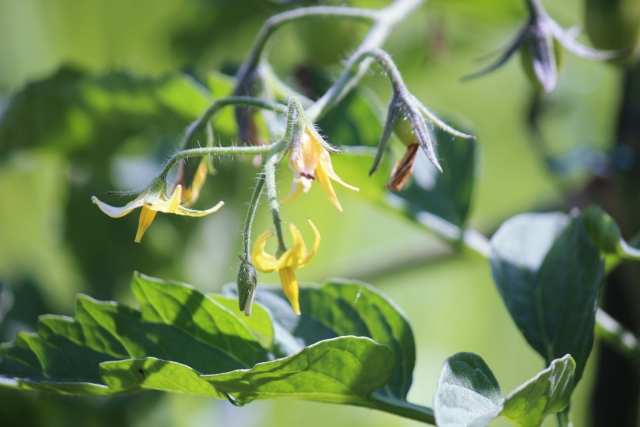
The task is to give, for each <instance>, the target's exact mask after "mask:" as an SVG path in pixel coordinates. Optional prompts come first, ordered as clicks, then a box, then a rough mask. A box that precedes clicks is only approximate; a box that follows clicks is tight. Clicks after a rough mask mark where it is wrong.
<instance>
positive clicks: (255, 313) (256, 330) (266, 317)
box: [209, 294, 273, 349]
mask: <svg viewBox="0 0 640 427" xmlns="http://www.w3.org/2000/svg"><path fill="white" fill-rule="evenodd" d="M209 297H210V298H213V300H214V301H215V302H217V303H218V304H220V305H221V306H223V307H226V308H227V309H228V310H230V311H231V312H232V313H233V314H235V315H236V316H237V317H238V318H239V319H240V321H241V322H242V323H244V324H245V326H246V327H247V328H249V331H250V332H251V334H252V335H253V337H254V338H255V339H256V341H258V342H259V343H260V345H262V347H264V348H266V349H271V347H272V346H273V322H272V320H271V314H270V313H269V310H267V309H266V308H265V307H264V306H263V305H262V304H259V303H254V304H253V307H252V311H251V316H245V314H244V313H243V312H242V311H240V310H239V309H238V299H237V298H230V297H225V296H223V295H216V294H212V295H209Z"/></svg>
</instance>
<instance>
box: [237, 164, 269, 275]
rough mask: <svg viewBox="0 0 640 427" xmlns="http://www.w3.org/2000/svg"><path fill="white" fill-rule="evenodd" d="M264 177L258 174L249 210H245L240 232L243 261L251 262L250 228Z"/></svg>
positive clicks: (262, 174) (258, 202)
mask: <svg viewBox="0 0 640 427" xmlns="http://www.w3.org/2000/svg"><path fill="white" fill-rule="evenodd" d="M264 182H265V175H264V173H259V174H258V179H257V180H256V186H255V188H254V189H253V194H252V195H251V200H250V201H249V209H247V218H246V219H245V220H244V230H243V231H242V244H243V247H242V256H243V258H244V260H245V261H247V262H249V263H250V262H251V228H252V227H253V219H254V218H255V216H256V210H258V205H259V204H260V195H261V194H262V189H263V188H264Z"/></svg>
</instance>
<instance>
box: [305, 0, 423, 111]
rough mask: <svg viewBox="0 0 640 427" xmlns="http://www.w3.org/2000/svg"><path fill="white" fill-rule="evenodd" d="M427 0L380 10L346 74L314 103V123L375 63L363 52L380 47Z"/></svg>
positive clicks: (403, 2) (405, 0)
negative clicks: (364, 56)
mask: <svg viewBox="0 0 640 427" xmlns="http://www.w3.org/2000/svg"><path fill="white" fill-rule="evenodd" d="M423 2H424V0H397V1H396V2H394V3H393V4H391V5H390V6H388V7H387V8H385V9H383V10H381V11H380V12H379V18H378V19H377V20H376V21H375V24H374V25H373V26H372V27H371V30H370V31H369V33H368V34H367V36H366V37H365V39H364V40H363V42H362V44H361V45H360V47H359V48H358V50H357V51H356V52H355V53H354V54H353V55H352V56H351V58H350V59H349V60H348V61H347V64H346V65H345V69H344V71H343V73H342V75H341V76H340V77H339V78H338V80H337V81H336V82H335V83H334V85H333V86H331V88H329V90H328V91H327V92H326V93H325V94H324V95H323V96H322V97H321V98H320V99H319V100H318V101H316V103H315V104H314V105H313V106H311V107H310V108H309V109H308V111H307V116H308V117H309V119H310V120H311V121H313V122H316V121H317V120H318V119H319V118H320V117H322V116H323V115H324V114H326V113H327V112H328V111H329V110H330V109H331V108H333V106H334V105H335V104H337V103H338V102H340V100H342V98H344V96H345V95H346V94H347V93H349V91H350V90H351V89H353V88H354V87H355V86H356V85H357V84H358V82H359V81H360V79H362V77H363V76H364V75H365V74H366V72H367V71H368V70H369V67H370V66H371V62H372V61H373V59H372V58H366V59H364V60H362V58H361V57H360V52H363V51H370V50H372V49H375V48H379V47H381V46H382V45H383V43H384V42H385V41H386V40H387V38H388V37H389V35H390V34H391V31H392V30H393V29H394V28H395V27H396V26H397V25H398V24H399V23H400V22H402V21H403V20H404V19H406V18H407V17H408V16H409V15H410V14H411V13H412V12H413V11H414V10H415V9H416V8H417V7H418V6H420V4H421V3H423Z"/></svg>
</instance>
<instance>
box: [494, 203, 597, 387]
mask: <svg viewBox="0 0 640 427" xmlns="http://www.w3.org/2000/svg"><path fill="white" fill-rule="evenodd" d="M491 245H492V254H491V269H492V273H493V278H494V280H495V282H496V284H497V286H498V290H499V291H500V294H501V295H502V298H503V299H504V301H505V304H506V306H507V308H508V310H509V313H510V314H511V317H512V318H513V320H514V321H515V323H516V325H517V326H518V328H519V329H520V331H521V332H522V334H523V335H524V336H525V338H526V340H527V342H528V343H529V344H530V345H531V346H532V347H533V348H534V349H535V350H536V351H537V352H538V353H540V355H542V357H544V358H545V360H546V362H547V363H551V361H552V360H554V359H556V358H559V357H562V356H564V355H566V354H570V355H571V356H572V357H573V359H574V360H575V362H576V374H575V381H576V382H577V381H578V380H579V379H580V377H581V376H582V372H583V370H584V367H585V364H586V362H587V359H588V357H589V354H590V352H591V347H592V345H593V336H594V332H593V331H594V324H595V315H596V308H597V302H598V297H599V294H600V284H601V282H602V278H603V275H604V262H603V260H602V259H601V258H600V253H599V251H598V249H597V248H596V247H595V246H594V245H593V243H592V242H591V239H590V238H589V235H588V234H587V231H586V230H585V227H584V223H583V221H582V218H581V216H579V215H577V214H572V215H565V214H562V213H548V214H523V215H518V216H516V217H513V218H511V219H509V220H508V221H506V222H505V223H504V224H502V226H501V227H500V229H499V230H498V231H497V232H496V234H495V235H494V236H493V239H492V240H491Z"/></svg>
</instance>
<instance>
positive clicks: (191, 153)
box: [159, 143, 278, 179]
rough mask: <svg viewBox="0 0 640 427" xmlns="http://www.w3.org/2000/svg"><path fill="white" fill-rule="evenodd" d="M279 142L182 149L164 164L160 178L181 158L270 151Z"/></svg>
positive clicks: (255, 153) (167, 173)
mask: <svg viewBox="0 0 640 427" xmlns="http://www.w3.org/2000/svg"><path fill="white" fill-rule="evenodd" d="M277 144H278V143H273V144H269V145H259V146H248V147H202V148H192V149H190V150H182V151H179V152H177V153H176V154H174V155H173V156H172V157H171V158H170V159H169V161H167V163H166V164H165V165H164V168H163V169H162V172H160V175H159V178H161V179H166V178H167V175H169V172H171V169H172V168H173V167H174V166H175V165H176V164H177V163H178V162H180V161H181V160H184V159H188V158H189V157H204V156H239V155H243V154H246V155H257V154H265V153H268V152H269V151H270V150H271V149H273V148H274V147H276V146H277Z"/></svg>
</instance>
